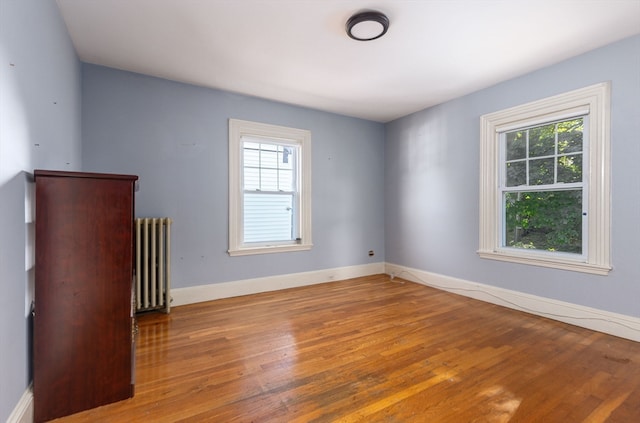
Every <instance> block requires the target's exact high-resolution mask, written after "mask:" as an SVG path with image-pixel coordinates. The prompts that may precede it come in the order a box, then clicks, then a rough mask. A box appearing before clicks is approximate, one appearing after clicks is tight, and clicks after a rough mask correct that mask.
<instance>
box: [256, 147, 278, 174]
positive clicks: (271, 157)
mask: <svg viewBox="0 0 640 423" xmlns="http://www.w3.org/2000/svg"><path fill="white" fill-rule="evenodd" d="M273 147H275V146H272V145H269V144H262V148H263V150H262V151H261V152H260V167H268V168H271V169H277V168H278V152H277V151H273V150H272V151H265V149H266V148H273Z"/></svg>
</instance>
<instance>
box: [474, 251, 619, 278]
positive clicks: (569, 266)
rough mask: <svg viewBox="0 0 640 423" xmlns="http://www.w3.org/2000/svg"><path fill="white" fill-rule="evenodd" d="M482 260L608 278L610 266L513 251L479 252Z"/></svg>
mask: <svg viewBox="0 0 640 423" xmlns="http://www.w3.org/2000/svg"><path fill="white" fill-rule="evenodd" d="M478 255H479V256H480V257H481V258H485V259H490V260H500V261H507V262H510V263H520V264H528V265H531V266H541V267H550V268H553V269H561V270H569V271H572V272H582V273H590V274H592V275H601V276H607V275H608V274H609V271H610V270H611V267H610V266H606V265H602V264H592V263H586V262H582V261H577V260H570V259H563V258H555V257H545V256H541V255H538V254H531V253H529V254H527V253H515V252H512V251H509V252H505V251H478Z"/></svg>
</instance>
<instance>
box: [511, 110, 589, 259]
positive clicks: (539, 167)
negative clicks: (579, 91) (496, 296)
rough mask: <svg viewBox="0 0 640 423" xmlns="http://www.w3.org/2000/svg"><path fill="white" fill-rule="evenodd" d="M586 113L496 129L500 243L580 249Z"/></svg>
mask: <svg viewBox="0 0 640 423" xmlns="http://www.w3.org/2000/svg"><path fill="white" fill-rule="evenodd" d="M587 119H588V117H587V116H577V117H574V118H570V119H566V120H562V121H558V122H550V123H545V124H542V125H536V126H533V127H528V128H519V129H514V130H510V131H506V132H502V133H500V143H501V150H502V151H501V153H502V154H501V157H502V163H501V166H500V167H501V170H502V174H501V178H500V180H501V186H500V196H501V198H502V202H501V212H502V214H503V215H502V219H501V224H502V229H501V233H502V238H501V247H503V248H521V249H528V250H535V251H548V252H563V253H570V254H577V255H578V256H582V255H583V251H584V250H586V245H584V244H586V242H587V237H586V236H583V232H584V230H585V229H586V228H587V222H585V221H586V220H587V219H588V216H587V212H586V210H583V198H584V197H585V196H586V195H585V194H584V192H583V191H585V190H586V184H585V183H584V182H583V178H582V175H583V162H584V161H583V154H584V153H583V148H585V147H588V137H587V136H585V135H586V134H585V131H584V126H585V120H587Z"/></svg>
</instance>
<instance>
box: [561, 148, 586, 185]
mask: <svg viewBox="0 0 640 423" xmlns="http://www.w3.org/2000/svg"><path fill="white" fill-rule="evenodd" d="M558 182H564V183H570V182H582V154H573V155H571V156H560V157H558Z"/></svg>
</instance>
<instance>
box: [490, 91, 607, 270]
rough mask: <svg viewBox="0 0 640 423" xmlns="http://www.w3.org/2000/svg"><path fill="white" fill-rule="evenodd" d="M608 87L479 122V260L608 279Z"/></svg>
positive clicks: (505, 113)
mask: <svg viewBox="0 0 640 423" xmlns="http://www.w3.org/2000/svg"><path fill="white" fill-rule="evenodd" d="M609 172H610V169H609V85H608V84H606V83H605V84H598V85H595V86H591V87H587V88H584V89H581V90H576V91H572V92H569V93H566V94H562V95H559V96H555V97H551V98H548V99H543V100H540V101H537V102H533V103H528V104H525V105H522V106H517V107H514V108H511V109H507V110H503V111H499V112H496V113H492V114H489V115H484V116H482V117H481V179H480V180H481V183H480V185H481V186H480V199H481V204H480V249H479V251H478V252H479V254H480V256H481V257H484V258H490V259H497V260H504V261H511V262H518V263H526V264H533V265H539V266H546V267H554V268H561V269H566V270H575V271H582V272H588V273H595V274H607V273H608V271H609V270H610V268H611V266H610V258H609V249H610V246H609V243H610V241H609V231H610V222H609V219H610V217H609V207H610V206H609Z"/></svg>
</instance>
